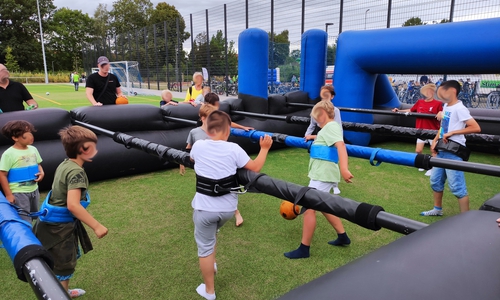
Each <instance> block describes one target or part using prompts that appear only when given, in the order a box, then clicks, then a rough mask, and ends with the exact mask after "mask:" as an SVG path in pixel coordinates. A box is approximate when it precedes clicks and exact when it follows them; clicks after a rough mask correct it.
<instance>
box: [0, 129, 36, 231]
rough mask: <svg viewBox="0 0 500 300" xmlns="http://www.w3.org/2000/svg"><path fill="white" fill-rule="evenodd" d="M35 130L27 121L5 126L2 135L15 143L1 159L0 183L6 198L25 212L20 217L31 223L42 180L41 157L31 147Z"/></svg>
mask: <svg viewBox="0 0 500 300" xmlns="http://www.w3.org/2000/svg"><path fill="white" fill-rule="evenodd" d="M35 131H36V130H35V127H34V126H33V125H32V124H31V123H29V122H27V121H21V120H16V121H10V122H7V124H5V125H4V126H3V127H2V134H3V135H4V136H5V137H7V138H8V139H12V140H13V141H14V145H13V146H12V147H10V148H9V149H7V150H5V152H4V153H3V154H2V158H1V159H0V184H1V186H2V189H3V193H4V196H5V198H7V200H8V201H9V202H10V203H12V204H15V205H17V206H18V207H19V208H21V209H22V214H20V217H21V218H22V219H23V220H25V221H28V222H29V223H30V224H31V221H32V219H31V217H29V216H28V215H27V214H28V213H31V212H37V211H38V203H39V202H40V194H39V192H38V182H39V181H41V180H42V179H43V176H44V175H45V173H44V172H43V169H42V166H41V165H40V163H41V162H42V158H41V157H40V154H39V153H38V150H37V149H36V148H35V147H33V146H31V145H32V144H33V141H34V138H33V133H32V132H35Z"/></svg>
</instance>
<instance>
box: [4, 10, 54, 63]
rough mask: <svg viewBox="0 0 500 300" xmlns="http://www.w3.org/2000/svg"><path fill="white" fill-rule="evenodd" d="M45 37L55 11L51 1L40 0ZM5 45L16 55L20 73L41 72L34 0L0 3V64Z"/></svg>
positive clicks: (38, 30)
mask: <svg viewBox="0 0 500 300" xmlns="http://www.w3.org/2000/svg"><path fill="white" fill-rule="evenodd" d="M39 4H40V15H41V18H42V27H43V31H44V34H46V33H47V27H48V22H49V21H50V19H51V17H52V14H53V12H54V10H55V6H54V4H53V3H52V0H39ZM7 45H9V46H10V47H11V48H12V53H15V54H16V59H17V61H18V63H19V67H20V69H21V70H26V71H33V70H41V69H42V67H43V59H42V49H41V48H42V46H41V43H40V27H39V23H38V11H37V6H36V0H26V1H16V0H3V1H0V55H2V57H0V61H3V60H4V59H5V56H4V54H5V50H6V47H7Z"/></svg>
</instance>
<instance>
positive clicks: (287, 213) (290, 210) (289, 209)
mask: <svg viewBox="0 0 500 300" xmlns="http://www.w3.org/2000/svg"><path fill="white" fill-rule="evenodd" d="M299 214H300V206H298V205H295V209H294V205H293V203H292V202H289V201H285V200H283V201H281V205H280V215H281V216H282V217H283V218H285V219H287V220H293V219H295V218H296V217H297V216H298V215H299Z"/></svg>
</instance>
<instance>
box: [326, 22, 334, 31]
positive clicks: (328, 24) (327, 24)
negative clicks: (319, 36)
mask: <svg viewBox="0 0 500 300" xmlns="http://www.w3.org/2000/svg"><path fill="white" fill-rule="evenodd" d="M331 25H333V23H325V31H326V33H328V26H331Z"/></svg>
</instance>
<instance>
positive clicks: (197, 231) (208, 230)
mask: <svg viewBox="0 0 500 300" xmlns="http://www.w3.org/2000/svg"><path fill="white" fill-rule="evenodd" d="M233 216H234V211H233V212H210V211H203V210H196V209H195V210H194V212H193V222H194V239H195V240H196V245H197V246H198V257H207V256H209V255H210V254H212V253H213V252H214V248H215V242H216V238H215V235H216V234H217V229H219V228H221V227H222V226H223V225H224V224H225V223H226V222H227V221H228V220H230V219H231V218H232V217H233Z"/></svg>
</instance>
